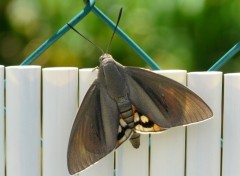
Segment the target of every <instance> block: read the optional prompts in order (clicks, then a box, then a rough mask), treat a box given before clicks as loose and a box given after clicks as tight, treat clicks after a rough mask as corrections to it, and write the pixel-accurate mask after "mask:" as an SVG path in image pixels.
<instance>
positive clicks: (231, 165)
mask: <svg viewBox="0 0 240 176" xmlns="http://www.w3.org/2000/svg"><path fill="white" fill-rule="evenodd" d="M239 117H240V73H231V74H225V75H224V116H223V161H222V175H223V176H236V175H240V160H239V158H240V150H239V149H240V118H239Z"/></svg>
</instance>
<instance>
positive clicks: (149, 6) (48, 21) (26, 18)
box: [0, 0, 240, 72]
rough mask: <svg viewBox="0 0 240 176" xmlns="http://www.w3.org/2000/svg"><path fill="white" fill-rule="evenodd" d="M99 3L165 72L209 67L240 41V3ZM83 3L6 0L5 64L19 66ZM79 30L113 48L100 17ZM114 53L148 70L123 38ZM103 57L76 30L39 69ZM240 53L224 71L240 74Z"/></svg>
mask: <svg viewBox="0 0 240 176" xmlns="http://www.w3.org/2000/svg"><path fill="white" fill-rule="evenodd" d="M96 5H97V6H98V7H99V8H100V9H101V10H102V11H103V12H104V13H105V14H107V15H108V16H109V17H110V18H111V19H112V20H113V21H116V19H117V16H118V12H119V9H120V8H121V7H123V15H122V19H121V21H120V27H121V28H122V29H123V31H125V32H126V33H127V34H128V35H129V36H130V37H131V38H132V39H133V40H134V41H135V42H136V43H137V44H139V45H140V46H141V47H142V48H143V49H144V50H145V51H146V52H147V53H148V54H149V55H150V56H151V57H152V58H153V59H154V60H155V61H156V62H157V63H158V64H159V66H160V67H161V68H162V69H186V70H188V71H201V70H207V69H208V68H210V67H211V66H212V64H214V63H215V62H216V61H217V60H218V59H219V58H220V57H221V56H222V55H223V54H224V53H225V52H227V51H228V50H229V49H230V48H231V47H232V46H233V45H234V44H235V43H237V42H238V41H239V40H240V20H239V16H238V12H239V11H240V1H239V0H197V1H196V0H170V1H169V0H154V1H146V0H137V1H130V0H97V2H96ZM84 6H85V5H84V3H83V1H82V0H80V1H79V0H78V1H76V0H68V1H64V0H50V1H49V0H35V1H33V0H31V1H30V0H1V1H0V64H2V65H6V66H8V65H18V64H20V63H21V62H22V61H23V60H24V59H25V58H26V57H27V56H28V55H29V54H31V52H33V51H34V50H35V49H36V48H37V47H38V46H40V44H42V43H43V42H44V41H45V40H46V39H48V38H49V37H50V36H51V35H52V34H54V33H55V32H56V31H57V30H58V29H59V28H60V27H62V26H63V25H64V24H66V22H68V21H69V20H70V19H71V18H72V17H73V16H74V15H76V14H77V13H78V12H79V11H80V10H81V9H82V8H83V7H84ZM76 28H77V29H78V31H80V32H81V33H82V34H84V35H85V36H86V37H87V38H89V39H90V40H92V41H93V42H94V43H96V44H97V45H99V46H100V47H102V48H103V49H105V48H106V45H107V43H108V42H109V39H110V36H111V34H112V31H111V30H110V29H109V28H108V27H107V26H106V25H105V24H104V23H103V22H102V21H101V20H100V19H99V18H98V17H96V16H95V15H94V14H93V13H90V14H89V15H88V16H87V17H86V18H84V19H83V20H82V21H81V22H80V23H79V24H78V25H76ZM110 53H111V54H112V55H113V57H114V58H115V60H117V61H118V62H120V63H122V64H123V65H131V66H139V67H147V65H146V64H145V62H144V61H142V59H141V58H140V57H139V56H138V55H137V54H136V53H134V51H133V50H132V49H131V48H130V47H129V46H128V45H127V44H126V43H125V42H124V41H122V40H121V39H120V38H119V37H118V36H115V38H114V40H113V42H112V45H111V49H110ZM100 54H101V53H99V51H98V50H96V48H94V47H93V46H92V45H91V44H89V43H88V42H87V41H86V40H84V39H83V38H81V37H80V36H78V35H77V34H76V33H75V32H73V31H69V32H68V33H67V34H65V35H64V36H63V37H62V38H61V39H60V40H59V41H57V42H56V43H55V44H54V45H53V46H52V47H51V48H49V49H48V50H47V51H46V52H45V53H44V54H42V55H41V56H40V57H39V58H38V59H37V60H36V61H35V62H34V63H33V64H37V65H42V66H43V67H50V66H76V67H80V68H82V67H95V66H96V65H98V58H99V56H100ZM239 57H240V56H239V55H237V56H235V57H234V58H233V59H232V60H231V61H230V62H229V63H227V64H226V65H225V66H224V67H223V69H222V71H224V72H237V71H239V70H240V58H239Z"/></svg>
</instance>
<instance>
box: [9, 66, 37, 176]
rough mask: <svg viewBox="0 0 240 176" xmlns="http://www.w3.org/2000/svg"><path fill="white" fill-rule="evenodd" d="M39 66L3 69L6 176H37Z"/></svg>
mask: <svg viewBox="0 0 240 176" xmlns="http://www.w3.org/2000/svg"><path fill="white" fill-rule="evenodd" d="M40 90H41V67H40V66H11V67H6V151H7V153H6V160H7V176H16V175H18V176H33V175H34V176H40V114H41V111H40V110H41V105H40Z"/></svg>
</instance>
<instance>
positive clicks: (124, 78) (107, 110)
mask: <svg viewBox="0 0 240 176" xmlns="http://www.w3.org/2000/svg"><path fill="white" fill-rule="evenodd" d="M99 60H100V65H99V68H98V70H99V71H98V76H97V78H96V79H95V81H94V82H93V83H92V84H91V86H90V88H89V89H88V91H87V93H86V95H85V97H84V99H83V102H82V104H81V106H80V108H79V110H78V112H77V115H76V118H75V121H74V124H73V127H72V131H71V135H70V139H69V144H68V153H67V161H68V169H69V173H70V174H75V173H77V172H80V171H82V170H84V169H86V168H87V167H89V166H90V165H92V164H94V163H95V162H97V161H98V160H100V159H101V158H103V157H104V156H106V155H107V154H109V153H110V152H112V151H113V150H115V149H116V148H118V147H119V146H120V145H121V144H122V143H123V142H124V141H126V140H127V139H128V138H130V142H131V143H132V146H133V147H134V148H138V147H139V145H140V133H156V132H160V131H163V130H166V129H169V128H171V127H176V126H182V125H187V124H191V123H196V122H199V121H203V120H206V119H208V118H210V117H212V115H213V113H212V111H211V109H210V108H209V106H208V105H207V104H206V103H205V102H204V101H203V100H202V99H201V98H200V97H199V96H198V95H196V94H195V93H194V92H192V91H191V90H190V89H188V88H186V87H185V86H183V85H181V84H180V83H178V82H176V81H173V80H172V79H169V78H167V77H164V76H161V75H158V74H156V73H153V72H151V71H148V70H145V69H141V68H135V67H126V66H123V65H121V64H120V63H118V62H116V61H115V60H114V59H113V58H112V56H111V55H110V54H103V55H102V56H101V57H100V59H99Z"/></svg>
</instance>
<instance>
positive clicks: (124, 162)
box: [116, 135, 148, 176]
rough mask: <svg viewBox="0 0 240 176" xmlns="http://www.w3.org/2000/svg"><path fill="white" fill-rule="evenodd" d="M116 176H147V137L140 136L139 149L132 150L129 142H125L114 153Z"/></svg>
mask: <svg viewBox="0 0 240 176" xmlns="http://www.w3.org/2000/svg"><path fill="white" fill-rule="evenodd" d="M116 156H117V161H116V175H117V176H129V175H136V176H146V175H148V135H141V137H140V147H139V148H138V149H135V148H133V146H132V144H131V143H130V141H129V140H127V141H125V142H124V143H123V144H122V146H120V147H119V148H118V149H117V151H116Z"/></svg>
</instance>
